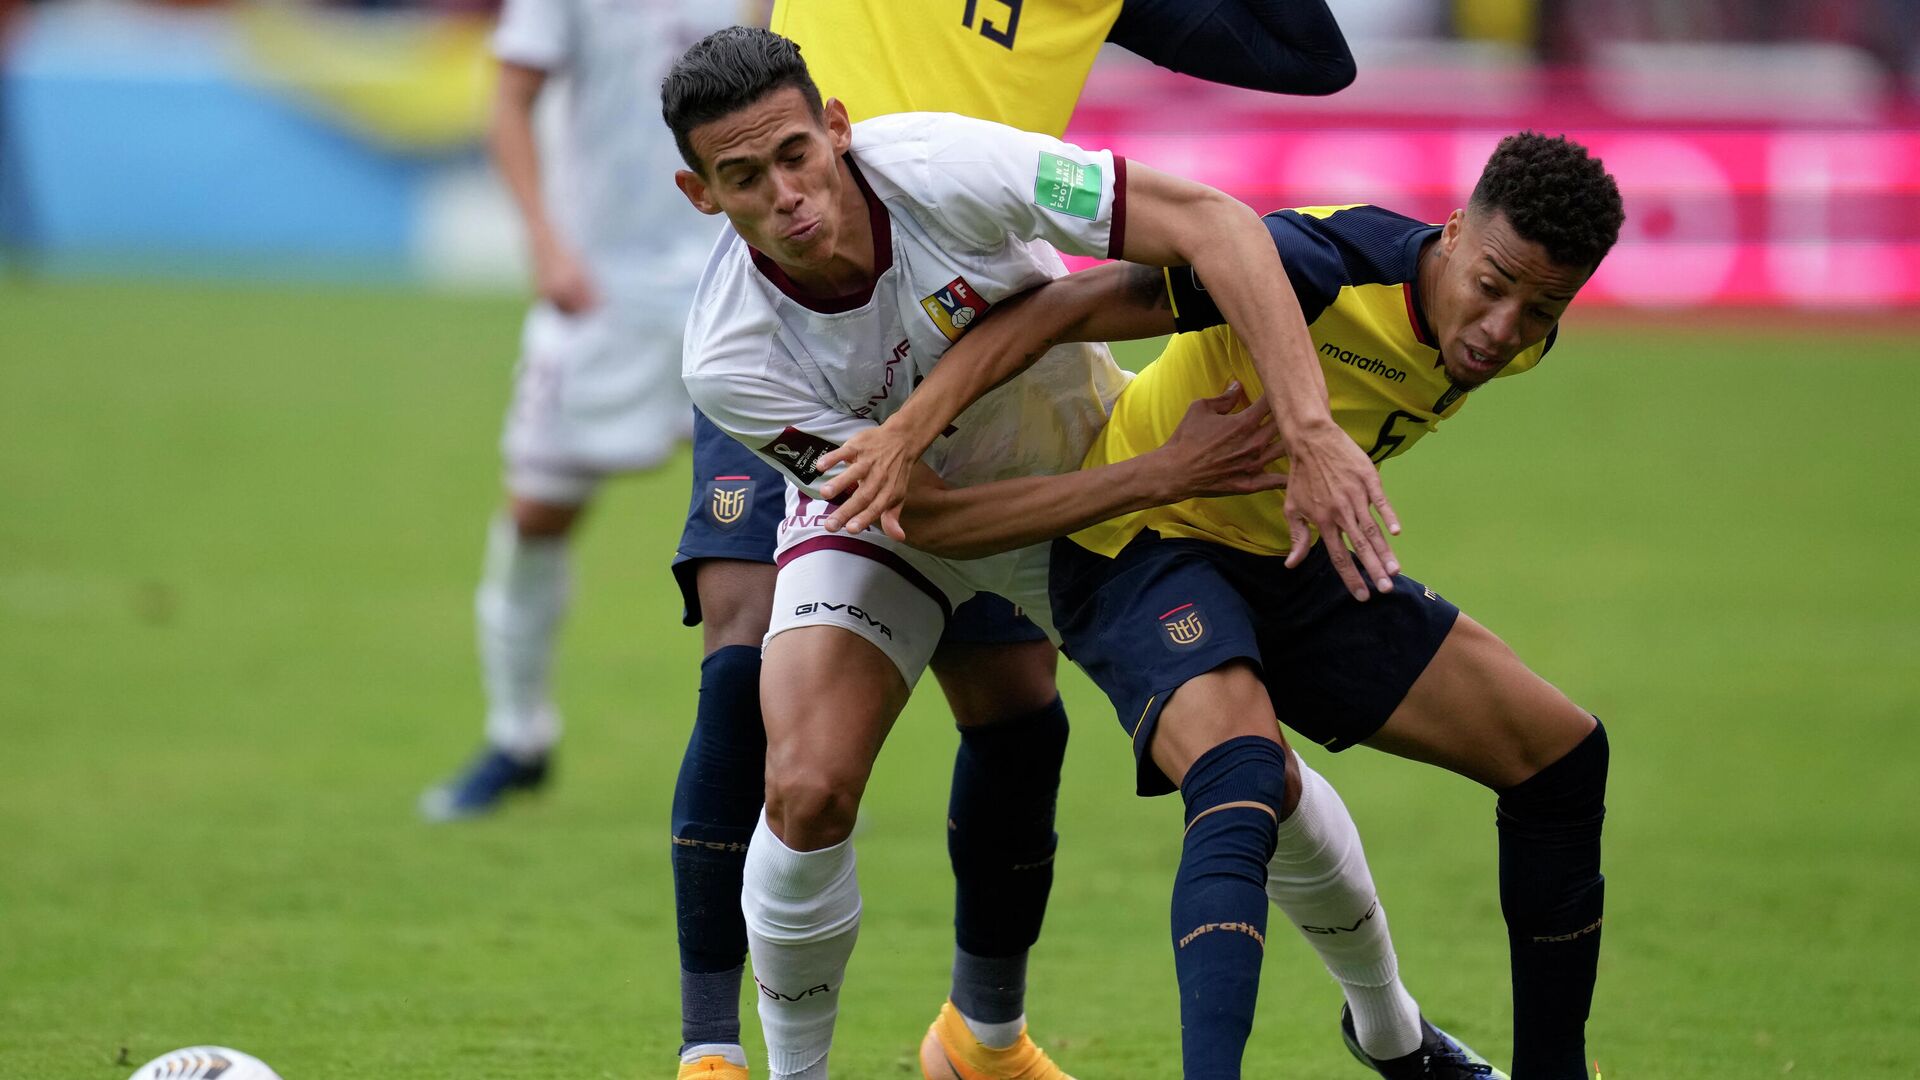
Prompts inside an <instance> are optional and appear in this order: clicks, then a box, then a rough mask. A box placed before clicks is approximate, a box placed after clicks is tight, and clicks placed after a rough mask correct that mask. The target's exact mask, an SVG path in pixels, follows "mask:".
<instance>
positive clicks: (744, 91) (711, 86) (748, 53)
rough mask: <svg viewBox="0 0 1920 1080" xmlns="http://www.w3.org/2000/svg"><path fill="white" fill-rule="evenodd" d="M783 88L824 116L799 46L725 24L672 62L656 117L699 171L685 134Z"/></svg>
mask: <svg viewBox="0 0 1920 1080" xmlns="http://www.w3.org/2000/svg"><path fill="white" fill-rule="evenodd" d="M787 87H792V88H794V89H795V90H798V91H800V93H801V94H802V95H803V96H805V97H806V99H807V104H808V105H809V106H811V107H812V109H813V114H814V115H815V116H816V117H817V116H820V115H822V111H823V110H822V105H821V100H820V88H819V87H818V86H815V85H814V83H813V76H812V75H811V74H809V73H808V72H807V62H806V61H805V60H803V59H801V57H800V46H799V45H797V44H795V43H794V42H792V41H789V40H788V39H786V38H783V37H781V36H780V35H779V34H776V33H774V32H773V31H771V30H762V29H759V28H758V27H750V26H729V27H727V28H726V29H725V30H716V31H714V32H713V33H711V34H708V35H707V36H706V37H703V38H701V39H700V40H699V41H696V42H694V43H693V44H692V45H691V46H689V47H688V49H687V51H686V52H684V53H682V54H680V59H678V60H675V61H674V62H673V68H672V70H670V71H668V72H667V77H666V78H665V79H663V80H662V81H661V83H660V114H661V116H663V117H664V118H665V119H666V121H667V127H669V128H671V129H673V142H674V145H676V146H678V147H679V148H680V157H681V158H682V159H683V160H685V161H686V163H687V167H688V168H689V169H692V170H693V171H695V172H703V171H704V170H703V168H702V167H701V164H700V158H699V156H698V155H696V154H695V153H694V152H693V145H692V143H690V142H689V141H688V139H687V136H688V134H689V133H690V132H691V131H693V129H694V128H697V127H699V126H700V125H701V124H705V123H707V122H709V121H713V120H718V119H720V118H721V117H723V116H726V115H727V114H728V113H731V112H734V111H736V110H738V109H743V108H746V107H747V106H748V105H751V104H753V103H754V102H756V101H758V100H760V99H761V98H763V97H765V96H766V95H768V94H771V93H773V92H774V91H776V90H781V89H785V88H787Z"/></svg>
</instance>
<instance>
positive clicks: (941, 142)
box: [682, 113, 1127, 605]
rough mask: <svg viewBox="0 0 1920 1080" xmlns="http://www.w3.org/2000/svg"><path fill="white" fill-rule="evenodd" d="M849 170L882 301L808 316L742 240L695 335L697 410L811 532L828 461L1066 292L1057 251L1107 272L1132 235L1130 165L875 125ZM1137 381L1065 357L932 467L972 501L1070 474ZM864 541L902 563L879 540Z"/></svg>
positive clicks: (726, 252)
mask: <svg viewBox="0 0 1920 1080" xmlns="http://www.w3.org/2000/svg"><path fill="white" fill-rule="evenodd" d="M848 162H849V165H850V166H851V167H852V170H853V173H854V178H855V182H856V183H858V184H859V185H860V187H861V190H862V193H863V194H864V195H865V196H866V202H867V206H868V211H869V217H870V221H871V224H872V229H873V235H874V247H875V251H874V270H875V280H874V281H873V283H872V285H871V286H870V288H869V289H868V290H867V292H866V293H864V294H862V295H858V296H854V297H850V298H841V299H839V300H837V301H831V302H821V301H813V300H807V299H804V298H802V297H801V296H799V295H797V290H795V289H794V288H793V286H792V285H791V283H790V282H788V280H787V278H786V275H785V274H783V273H782V272H781V271H780V269H779V267H778V266H776V265H775V264H774V263H773V262H772V261H771V260H768V259H766V258H765V257H763V256H760V255H758V254H757V253H755V252H754V251H753V249H751V248H750V247H748V246H747V244H746V242H745V241H744V240H742V239H741V238H740V236H739V234H738V233H736V232H734V231H733V230H732V229H727V230H725V232H724V233H723V234H722V236H721V239H720V242H719V244H718V245H716V246H715V248H714V251H713V254H712V257H711V259H710V260H709V262H708V264H707V269H706V272H705V274H704V275H703V276H702V277H701V280H700V285H699V288H698V291H697V294H696V296H695V299H694V306H693V312H692V314H691V316H690V317H689V318H688V322H687V331H686V337H685V346H684V349H685V351H684V360H683V365H682V375H683V376H684V378H685V381H686V385H687V390H688V392H689V393H690V394H691V395H692V396H693V400H694V404H696V405H698V406H699V407H700V410H701V411H702V412H704V413H706V414H707V417H708V418H709V419H711V420H712V421H713V422H714V424H715V425H716V426H718V427H719V428H720V429H721V430H722V431H725V432H726V433H727V434H728V435H731V436H732V437H733V438H734V439H736V440H738V441H739V442H740V443H742V444H743V445H745V446H746V447H748V448H749V449H751V450H753V451H754V452H755V453H756V454H758V455H759V456H760V457H761V458H762V459H763V460H765V461H766V462H768V463H769V464H771V465H773V466H774V468H775V469H776V470H777V471H778V472H780V473H781V475H783V476H785V477H786V478H787V479H788V480H789V481H790V482H791V483H792V484H794V485H796V486H797V488H798V490H799V491H800V493H801V494H802V495H803V496H806V497H807V499H803V500H801V501H800V502H799V504H798V507H799V508H798V510H797V512H798V513H801V514H805V513H807V512H808V507H807V501H809V500H811V499H817V485H818V483H819V481H820V479H821V473H820V471H819V469H818V468H817V467H816V464H815V463H816V462H818V460H819V458H820V456H821V455H822V454H825V453H826V452H827V450H829V449H830V448H832V447H835V446H838V445H840V444H842V443H844V442H846V440H847V439H848V438H849V437H850V436H852V434H853V433H854V432H856V431H860V430H862V429H864V428H868V427H872V426H874V425H877V424H879V423H880V422H881V421H883V420H885V419H886V418H887V417H888V416H891V415H892V414H893V413H894V412H895V411H896V410H897V409H898V408H899V407H900V404H901V402H902V401H904V400H905V399H906V397H907V396H908V395H909V394H910V393H911V392H912V390H913V387H914V386H916V385H917V384H918V383H919V382H920V380H921V379H922V378H924V377H925V375H926V374H927V373H928V372H929V371H931V370H932V368H933V365H934V364H935V363H937V362H939V360H940V357H941V356H942V355H943V354H944V353H945V352H946V351H947V348H948V346H950V345H951V344H952V343H953V342H954V341H956V340H958V339H959V338H960V337H961V335H963V334H965V333H966V331H967V328H968V327H969V326H971V325H972V324H973V322H974V320H976V319H978V318H979V317H980V316H982V315H984V314H986V312H987V311H988V310H989V309H990V308H991V307H992V306H993V305H994V304H995V303H998V302H999V301H1001V300H1002V299H1004V298H1006V297H1007V296H1010V295H1012V294H1014V293H1018V292H1021V291H1024V290H1026V289H1029V288H1032V287H1034V286H1035V285H1039V284H1041V283H1043V282H1046V281H1048V280H1051V279H1053V278H1056V277H1060V276H1062V275H1063V274H1065V273H1066V269H1065V267H1064V266H1062V265H1061V262H1060V257H1059V255H1057V254H1056V253H1055V251H1054V249H1055V248H1058V249H1060V250H1061V251H1067V252H1072V253H1074V254H1079V255H1093V256H1106V255H1108V254H1110V253H1111V252H1114V251H1117V250H1118V249H1119V247H1120V246H1121V243H1122V240H1123V236H1124V231H1125V228H1126V207H1125V199H1124V191H1125V174H1124V170H1125V167H1126V166H1125V161H1124V159H1121V158H1117V157H1115V156H1113V155H1112V154H1110V153H1108V152H1106V151H1086V150H1082V149H1080V148H1079V147H1076V146H1072V145H1070V144H1068V143H1064V142H1061V141H1060V140H1058V139H1054V138H1052V137H1050V136H1046V135H1038V134H1034V133H1031V132H1025V131H1019V130H1016V129H1014V128H1010V127H1004V126H1002V125H999V124H993V123H989V122H987V121H984V120H975V119H972V118H969V117H963V116H956V115H954V114H951V113H902V114H897V115H893V116H884V117H879V118H877V119H873V120H867V121H864V122H862V123H859V124H856V125H854V129H853V145H852V149H851V151H850V152H849V154H848ZM1049 245H1051V246H1049ZM1126 378H1127V376H1126V374H1125V373H1124V372H1122V371H1121V370H1120V368H1119V367H1117V366H1116V365H1115V364H1114V362H1113V358H1112V357H1111V356H1110V355H1109V354H1108V352H1107V349H1106V346H1105V345H1100V344H1068V345H1061V346H1058V347H1056V348H1054V349H1052V350H1050V351H1049V352H1047V353H1046V355H1044V356H1042V357H1041V358H1040V360H1039V361H1038V362H1037V363H1035V364H1034V365H1033V367H1031V368H1030V369H1028V370H1027V371H1025V372H1023V373H1022V374H1021V375H1020V376H1018V377H1017V378H1014V379H1012V380H1010V381H1008V382H1007V383H1006V384H1005V385H1003V386H1000V387H999V388H997V389H995V390H994V391H992V392H991V393H989V394H987V395H986V396H985V397H982V398H981V399H980V400H979V401H978V402H976V403H975V404H974V405H973V407H972V408H969V409H968V410H967V411H966V412H964V413H962V414H961V415H960V417H959V418H958V419H957V420H956V421H955V423H954V426H953V428H952V429H951V430H949V432H948V433H947V434H946V435H944V436H942V437H941V438H940V439H938V440H936V441H935V443H934V445H933V447H932V448H931V449H930V450H929V451H928V452H927V455H926V458H925V460H926V463H927V464H928V465H929V466H931V467H932V468H933V470H934V471H935V472H937V473H939V474H940V476H941V477H942V478H944V479H945V480H946V481H947V482H948V483H950V484H953V485H956V486H965V485H973V484H980V483H986V482H988V481H993V480H1001V479H1006V478H1010V477H1016V476H1032V475H1041V474H1054V473H1062V472H1068V471H1071V470H1073V469H1074V468H1076V467H1077V466H1078V465H1079V463H1080V459H1081V457H1082V456H1083V455H1084V454H1085V453H1086V450H1087V447H1088V445H1089V444H1090V443H1091V442H1092V441H1093V436H1094V432H1095V431H1097V430H1098V429H1099V427H1100V425H1101V424H1103V423H1104V422H1105V421H1106V416H1107V410H1108V408H1109V407H1110V406H1111V405H1112V403H1113V400H1114V398H1115V397H1116V396H1118V394H1119V392H1120V388H1121V387H1122V386H1123V385H1125V382H1126ZM862 539H863V540H868V541H871V542H873V543H875V544H882V545H883V546H893V545H892V543H891V541H887V540H886V538H885V537H884V535H883V534H881V533H880V532H879V531H878V530H873V531H870V532H869V533H866V534H863V536H862ZM785 542H786V536H785V533H784V532H783V534H782V543H783V544H784V543H785ZM1037 549H1038V550H1040V551H1041V552H1043V553H1044V545H1040V546H1038V548H1037ZM899 550H900V552H901V554H902V556H903V557H905V558H908V559H909V561H914V562H917V561H919V560H922V559H929V558H931V557H930V556H925V555H923V554H921V553H919V552H913V551H909V550H908V549H905V548H904V546H900V548H899ZM1029 550H1034V549H1029ZM1013 554H1018V553H1013ZM996 558H999V556H996ZM974 561H976V562H986V561H988V560H974ZM969 580H971V581H975V582H976V584H975V585H974V586H973V587H976V588H988V589H990V590H991V591H1000V590H999V589H997V588H993V587H992V586H990V585H983V584H978V583H977V582H978V581H979V579H978V578H970V579H969ZM1009 598H1010V599H1017V600H1018V602H1022V603H1026V602H1028V599H1029V598H1025V597H1021V598H1014V597H1009ZM961 599H964V597H961ZM1039 602H1040V603H1041V604H1042V605H1044V595H1043V596H1041V597H1040V598H1039Z"/></svg>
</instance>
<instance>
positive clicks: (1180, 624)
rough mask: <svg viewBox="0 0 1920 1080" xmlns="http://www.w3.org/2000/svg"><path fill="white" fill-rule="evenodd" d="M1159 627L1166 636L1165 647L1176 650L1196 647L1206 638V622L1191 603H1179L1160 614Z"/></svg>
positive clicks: (1183, 650)
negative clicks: (1177, 605)
mask: <svg viewBox="0 0 1920 1080" xmlns="http://www.w3.org/2000/svg"><path fill="white" fill-rule="evenodd" d="M1160 629H1161V630H1162V631H1163V632H1164V633H1165V634H1166V636H1167V647H1168V648H1170V649H1173V650H1175V651H1176V652H1185V651H1186V650H1188V649H1193V648H1198V647H1199V645H1200V643H1201V642H1203V641H1205V640H1206V639H1207V622H1206V620H1205V619H1204V618H1202V617H1201V615H1200V609H1199V608H1198V607H1197V606H1195V605H1193V604H1181V605H1180V606H1179V607H1177V608H1174V609H1173V610H1172V611H1169V612H1167V613H1166V614H1164V615H1162V616H1160Z"/></svg>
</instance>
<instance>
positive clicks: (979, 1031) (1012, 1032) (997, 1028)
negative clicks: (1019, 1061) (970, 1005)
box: [954, 1009, 1027, 1050]
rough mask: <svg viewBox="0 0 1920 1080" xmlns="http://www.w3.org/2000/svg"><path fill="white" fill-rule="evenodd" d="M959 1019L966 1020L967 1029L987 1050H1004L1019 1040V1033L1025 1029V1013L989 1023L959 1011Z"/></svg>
mask: <svg viewBox="0 0 1920 1080" xmlns="http://www.w3.org/2000/svg"><path fill="white" fill-rule="evenodd" d="M954 1011H956V1012H958V1011H959V1010H957V1009H956V1010H954ZM960 1019H961V1020H964V1021H965V1022H966V1025H967V1030H968V1031H971V1032H973V1037H974V1038H976V1039H979V1040H980V1045H981V1046H984V1047H986V1048H987V1049H989V1050H1005V1049H1006V1048H1007V1047H1009V1046H1012V1045H1013V1044H1014V1043H1017V1042H1019V1041H1020V1033H1021V1032H1023V1031H1025V1030H1027V1014H1026V1013H1021V1014H1020V1015H1019V1016H1017V1017H1015V1018H1013V1019H1012V1020H1008V1021H1005V1022H1003V1023H998V1024H990V1023H988V1022H987V1021H985V1020H975V1019H974V1018H973V1017H971V1016H968V1015H967V1014H966V1013H960Z"/></svg>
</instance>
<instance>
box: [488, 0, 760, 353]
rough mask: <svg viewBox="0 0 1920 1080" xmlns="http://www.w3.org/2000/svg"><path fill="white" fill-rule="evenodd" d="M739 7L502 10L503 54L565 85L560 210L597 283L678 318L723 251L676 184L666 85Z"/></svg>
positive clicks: (550, 172)
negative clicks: (709, 256)
mask: <svg viewBox="0 0 1920 1080" xmlns="http://www.w3.org/2000/svg"><path fill="white" fill-rule="evenodd" d="M736 7H737V5H734V4H730V3H715V2H713V0H506V3H505V6H504V7H503V8H502V9H501V12H500V24H499V27H498V28H497V29H496V30H495V31H494V35H493V51H494V55H496V56H498V57H499V58H500V59H502V60H505V61H508V62H511V63H515V64H520V65H522V66H524V67H531V68H538V69H540V70H542V71H545V72H548V73H549V75H550V76H552V77H554V78H555V79H556V80H557V82H556V83H555V84H553V88H554V89H555V90H557V91H559V93H560V98H561V101H560V104H561V106H562V107H561V109H560V112H559V119H560V121H561V123H560V125H559V130H558V131H557V132H552V133H550V134H551V135H552V136H553V137H552V138H550V139H545V140H543V145H545V146H546V147H547V150H548V152H547V153H545V154H544V155H543V157H544V159H545V160H544V161H543V164H544V165H545V166H546V168H545V172H546V174H547V175H546V177H545V180H544V183H545V185H546V189H545V190H546V197H547V198H546V202H547V208H548V212H549V213H550V214H552V215H553V217H554V223H555V225H556V226H557V227H558V228H559V229H560V232H561V235H562V236H563V237H564V238H565V240H566V241H567V242H568V243H569V244H571V245H572V246H573V247H574V249H575V250H576V251H578V252H580V254H581V256H582V257H583V258H584V259H586V261H587V262H588V264H589V266H590V267H591V268H592V270H593V271H594V274H595V278H596V280H595V284H596V285H598V286H599V287H600V288H601V289H602V290H604V291H606V292H607V293H609V294H611V295H612V296H614V297H615V298H617V299H619V300H621V301H625V302H639V303H641V304H643V305H645V304H646V303H647V302H648V301H649V300H658V301H659V302H660V304H661V305H663V306H666V307H670V308H671V309H673V310H674V311H675V312H676V316H677V313H678V311H679V310H680V307H681V305H682V304H684V302H685V301H686V299H687V295H688V292H689V288H690V284H691V282H692V281H693V280H695V279H696V278H697V275H698V274H699V272H700V266H701V263H702V261H703V259H704V258H705V256H706V253H707V251H708V249H709V248H710V246H711V245H712V242H713V234H714V231H715V230H714V225H713V223H712V222H711V221H710V220H709V219H707V218H706V217H704V216H702V215H701V214H700V212H699V211H697V210H695V209H694V208H693V207H692V206H690V205H688V203H687V200H686V197H685V196H683V195H681V194H680V190H679V188H677V187H676V186H674V182H673V174H674V171H675V170H676V169H680V168H684V167H685V166H684V165H683V164H682V163H681V160H680V154H679V151H678V150H677V149H675V147H674V143H673V133H672V132H671V131H669V130H667V126H666V124H664V123H663V122H662V121H661V119H660V80H661V79H663V78H665V77H666V74H667V70H668V69H669V68H670V67H672V66H673V62H674V61H675V60H676V59H678V58H679V56H680V54H681V53H682V52H685V51H686V49H687V47H688V46H689V45H692V44H693V43H694V42H696V41H698V40H700V39H701V38H702V37H705V36H706V35H707V34H709V33H712V32H713V31H715V30H718V29H720V28H721V27H724V26H728V25H731V24H732V23H733V19H732V18H731V16H732V15H733V14H734V10H735V8H736ZM543 134H548V133H545V132H543ZM655 291H664V292H666V293H669V294H670V295H669V296H659V297H656V296H654V295H653V293H654V292H655Z"/></svg>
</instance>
